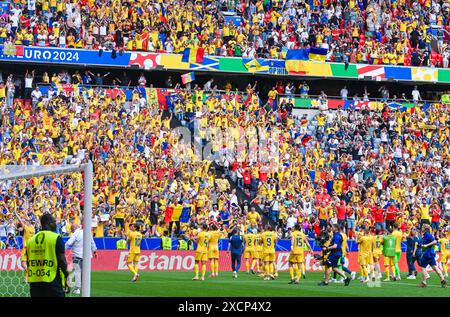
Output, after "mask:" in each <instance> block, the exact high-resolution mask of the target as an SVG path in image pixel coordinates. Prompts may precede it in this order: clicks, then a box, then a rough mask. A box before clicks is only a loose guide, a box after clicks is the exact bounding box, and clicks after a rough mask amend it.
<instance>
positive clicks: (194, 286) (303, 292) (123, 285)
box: [91, 272, 450, 297]
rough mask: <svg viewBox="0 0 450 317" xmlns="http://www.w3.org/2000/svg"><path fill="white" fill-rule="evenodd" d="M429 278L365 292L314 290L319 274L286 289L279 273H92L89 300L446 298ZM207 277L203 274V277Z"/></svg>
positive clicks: (353, 286) (355, 287)
mask: <svg viewBox="0 0 450 317" xmlns="http://www.w3.org/2000/svg"><path fill="white" fill-rule="evenodd" d="M433 274H434V275H431V278H430V279H429V280H428V287H427V288H426V289H421V288H418V287H417V284H419V283H420V280H419V279H417V280H407V279H406V275H404V277H403V279H402V280H401V281H398V282H393V281H391V282H381V287H379V288H369V287H368V286H367V285H366V284H362V283H360V282H359V280H358V278H357V279H355V280H354V281H352V282H351V283H350V285H349V286H347V287H346V286H344V284H332V283H330V285H329V286H326V287H321V286H317V283H319V282H320V281H321V279H322V277H323V274H322V273H307V277H306V279H301V280H300V284H299V285H289V284H288V282H289V273H287V272H282V273H280V276H279V277H278V278H277V279H275V280H273V281H264V280H263V279H262V278H260V277H258V276H257V275H252V274H247V273H245V272H244V273H242V272H240V273H239V275H238V278H237V279H233V278H232V273H231V272H225V273H220V274H219V277H218V278H208V277H206V278H205V281H192V280H191V279H192V277H193V274H192V273H191V272H140V278H139V280H138V281H137V282H136V283H133V282H131V278H132V274H131V273H130V272H92V284H91V285H92V290H91V295H92V296H94V297H95V296H102V297H107V296H117V297H123V296H132V297H133V296H155V297H170V296H173V297H178V296H179V297H277V296H294V297H300V296H302V297H305V296H306V297H342V296H347V297H367V296H369V297H370V296H385V297H400V296H401V297H410V296H427V297H428V296H429V297H450V288H442V287H441V285H440V283H439V280H438V278H437V276H435V273H434V272H433ZM208 275H209V273H208V274H207V276H208Z"/></svg>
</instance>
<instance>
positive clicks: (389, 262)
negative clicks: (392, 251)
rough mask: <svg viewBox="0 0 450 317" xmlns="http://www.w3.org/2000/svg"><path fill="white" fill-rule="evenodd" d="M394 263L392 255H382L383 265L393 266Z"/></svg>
mask: <svg viewBox="0 0 450 317" xmlns="http://www.w3.org/2000/svg"><path fill="white" fill-rule="evenodd" d="M394 264H395V257H394V256H385V257H384V266H393V265H394Z"/></svg>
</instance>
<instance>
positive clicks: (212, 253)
mask: <svg viewBox="0 0 450 317" xmlns="http://www.w3.org/2000/svg"><path fill="white" fill-rule="evenodd" d="M220 236H221V233H220V231H219V230H218V228H217V226H216V225H215V224H212V225H211V227H210V231H209V239H208V259H209V264H210V266H211V275H210V277H218V276H219V239H220Z"/></svg>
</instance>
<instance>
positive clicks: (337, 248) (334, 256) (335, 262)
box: [319, 224, 351, 286]
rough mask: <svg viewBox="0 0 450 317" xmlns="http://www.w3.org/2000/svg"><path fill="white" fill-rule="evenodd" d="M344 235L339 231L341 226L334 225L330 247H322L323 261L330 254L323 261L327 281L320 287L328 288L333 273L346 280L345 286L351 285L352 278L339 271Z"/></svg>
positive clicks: (321, 283) (320, 284)
mask: <svg viewBox="0 0 450 317" xmlns="http://www.w3.org/2000/svg"><path fill="white" fill-rule="evenodd" d="M342 241H343V240H342V235H341V233H340V230H339V225H337V224H335V225H333V238H332V239H331V242H330V245H329V246H328V247H326V246H322V253H323V256H322V259H324V258H325V255H326V254H327V253H329V255H328V258H327V259H326V260H323V265H324V266H325V280H324V281H322V282H320V283H319V286H328V281H329V279H330V273H331V271H334V272H336V273H337V274H339V275H340V276H342V277H343V278H344V283H345V286H348V285H349V284H350V281H351V278H350V277H347V276H346V275H345V273H344V272H342V271H341V270H339V269H338V266H339V259H340V258H341V257H342Z"/></svg>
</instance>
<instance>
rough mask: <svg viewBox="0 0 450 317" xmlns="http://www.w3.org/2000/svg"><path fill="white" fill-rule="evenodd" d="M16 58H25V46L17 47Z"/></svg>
mask: <svg viewBox="0 0 450 317" xmlns="http://www.w3.org/2000/svg"><path fill="white" fill-rule="evenodd" d="M16 56H23V45H16Z"/></svg>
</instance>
